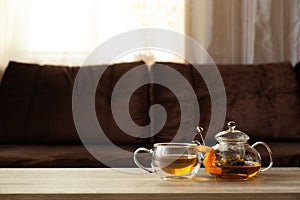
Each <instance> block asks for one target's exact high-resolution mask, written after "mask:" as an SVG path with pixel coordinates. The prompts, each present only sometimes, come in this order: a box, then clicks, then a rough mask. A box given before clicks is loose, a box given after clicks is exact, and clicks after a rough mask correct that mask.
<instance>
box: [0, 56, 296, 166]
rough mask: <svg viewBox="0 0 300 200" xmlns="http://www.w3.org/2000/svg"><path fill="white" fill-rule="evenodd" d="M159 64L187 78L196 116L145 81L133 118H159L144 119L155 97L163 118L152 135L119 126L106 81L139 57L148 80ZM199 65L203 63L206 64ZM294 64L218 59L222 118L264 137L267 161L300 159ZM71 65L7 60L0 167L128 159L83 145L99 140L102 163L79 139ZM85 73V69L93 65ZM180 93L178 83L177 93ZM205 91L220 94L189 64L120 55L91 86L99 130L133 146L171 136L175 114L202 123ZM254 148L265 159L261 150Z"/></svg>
mask: <svg viewBox="0 0 300 200" xmlns="http://www.w3.org/2000/svg"><path fill="white" fill-rule="evenodd" d="M161 64H163V65H167V66H169V67H171V68H172V69H175V70H177V71H178V72H179V73H181V74H182V75H183V76H184V77H185V79H186V80H187V81H188V82H189V83H190V84H191V86H192V88H193V89H194V91H195V93H196V95H197V99H198V104H199V107H200V119H199V120H198V119H195V118H194V117H193V116H194V115H193V111H191V112H190V115H186V116H184V120H183V121H181V118H180V116H181V112H180V106H179V104H178V100H177V99H176V97H175V95H174V93H172V91H170V90H168V89H167V88H166V87H163V86H161V85H158V84H147V85H144V86H142V87H140V88H138V89H137V90H136V91H135V92H134V94H133V95H132V97H131V98H130V103H129V109H130V115H131V117H132V119H133V120H134V122H135V123H136V124H138V125H140V126H146V125H147V124H149V123H150V122H151V123H159V121H158V120H156V119H158V118H159V116H155V114H154V115H153V116H152V119H151V120H150V117H149V113H148V112H149V109H150V107H151V105H153V104H161V105H163V106H164V108H165V109H166V113H167V121H166V123H165V125H164V127H163V128H162V129H161V130H160V131H159V132H158V133H157V134H156V135H153V136H152V135H151V133H152V132H153V130H152V129H151V126H150V127H149V128H148V129H143V131H142V132H141V133H140V136H141V137H133V136H130V135H128V134H126V133H125V132H124V131H122V130H121V129H120V128H119V127H118V125H117V124H116V122H115V121H114V118H113V116H112V112H111V109H110V106H111V100H112V96H111V94H112V91H113V88H114V86H115V85H116V83H117V82H118V80H119V79H120V77H121V76H122V75H123V74H125V73H126V72H128V71H129V70H131V69H133V68H135V67H136V66H141V65H142V67H141V69H142V70H140V74H139V76H138V79H140V80H155V78H156V77H157V76H159V74H158V72H159V70H158V68H159V67H160V65H161ZM103 67H104V66H92V67H90V69H91V70H93V69H97V68H103ZM200 67H202V68H203V70H209V69H208V67H209V66H205V65H202V66H200ZM299 68H300V66H296V67H295V68H293V67H292V65H291V64H290V63H288V62H285V63H271V64H259V65H218V69H219V71H220V73H221V76H222V78H223V81H224V85H225V90H226V98H227V113H226V121H229V120H234V121H236V123H237V126H238V129H240V130H243V131H244V132H246V133H247V134H248V135H249V136H250V138H251V140H250V141H249V143H250V144H251V143H253V142H255V141H258V140H261V141H265V142H267V143H268V144H269V145H270V147H271V149H272V150H273V158H274V166H297V167H300V148H299V144H300V143H299V141H300V81H299V80H300V79H298V80H297V75H300V69H299ZM86 69H87V70H89V69H88V68H86ZM78 70H79V67H66V66H49V65H44V66H40V65H36V64H25V63H18V62H10V63H9V65H8V67H7V69H6V71H5V73H4V76H3V78H2V81H1V85H0V105H1V106H0V136H1V137H0V167H107V166H109V167H134V166H135V165H134V163H133V159H132V157H131V156H129V157H128V156H127V157H126V156H125V157H124V156H123V155H121V154H119V153H118V151H115V150H113V149H111V147H110V146H109V145H106V144H104V143H102V142H101V141H94V142H95V143H91V144H90V145H94V146H95V148H98V151H96V152H97V154H98V156H100V157H105V158H107V159H108V160H109V163H107V162H105V163H103V162H101V161H98V160H97V159H96V158H94V156H92V155H91V154H90V153H89V151H87V149H86V148H85V147H84V146H83V145H82V142H81V140H80V137H79V136H78V133H77V130H76V127H75V124H74V120H73V115H72V91H73V85H74V80H75V77H76V75H77V73H78ZM88 74H90V75H91V76H92V74H93V73H92V71H91V72H90V73H88ZM123 92H124V94H126V92H128V91H126V90H124V91H123ZM184 94H185V93H184V91H182V94H181V95H183V96H184ZM83 95H84V94H83ZM210 95H212V96H214V97H216V98H218V95H220V94H219V91H218V90H215V91H211V93H210V94H209V93H208V90H207V87H206V86H205V83H204V82H203V79H202V77H201V76H200V75H199V73H198V72H197V71H196V70H195V68H194V67H193V66H192V65H185V64H178V63H155V64H154V65H153V66H152V68H151V69H150V71H149V70H148V68H147V66H146V65H145V64H144V63H143V62H132V63H120V64H114V65H111V66H108V67H107V69H106V70H105V72H104V74H103V76H102V77H101V79H100V81H99V85H98V87H97V92H96V94H95V109H96V114H97V117H98V121H99V124H100V125H101V127H102V128H103V131H104V132H105V135H106V137H107V138H109V140H110V141H112V142H113V143H114V144H115V145H116V146H118V147H120V148H121V149H123V150H125V151H128V152H133V151H134V150H135V149H136V148H137V147H140V146H146V147H151V146H152V145H153V143H157V142H168V141H171V140H172V139H173V138H174V136H175V134H176V132H177V130H178V127H179V124H180V122H181V123H183V124H185V125H186V126H190V125H191V124H195V122H196V124H200V125H201V126H203V127H204V129H205V130H207V128H208V125H209V123H210V118H211V96H210ZM122 98H123V97H122V95H119V96H117V98H115V99H114V100H115V101H120V102H121V100H122ZM184 103H185V104H184V105H186V107H185V108H184V109H189V100H188V99H187V100H186V101H185V102H184ZM125 106H126V105H125ZM211 123H213V122H211ZM225 128H226V123H224V127H223V129H225ZM192 134H193V133H192ZM179 139H180V138H179ZM186 140H187V138H182V141H185V142H186ZM188 140H189V138H188ZM260 151H261V154H262V159H263V161H264V165H266V164H267V162H268V157H267V155H266V152H265V151H264V150H263V149H260ZM129 155H131V154H129ZM145 160H147V158H145ZM145 163H146V161H145Z"/></svg>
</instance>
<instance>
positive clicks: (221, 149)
mask: <svg viewBox="0 0 300 200" xmlns="http://www.w3.org/2000/svg"><path fill="white" fill-rule="evenodd" d="M235 127H236V125H235V122H233V121H230V122H228V130H226V131H222V132H219V133H218V134H216V136H215V139H216V140H217V141H218V143H217V144H216V145H215V146H213V147H212V148H211V149H210V150H209V151H207V153H206V154H205V157H204V160H203V165H204V166H205V170H206V171H207V172H209V173H211V174H212V175H214V176H216V177H218V178H229V179H245V180H246V179H249V178H251V177H253V176H255V175H256V174H258V173H259V172H264V171H267V170H268V169H270V168H271V167H272V165H273V161H272V151H271V149H270V147H269V146H268V145H267V144H266V143H264V142H256V143H254V144H253V145H252V146H250V145H249V144H248V143H247V141H248V139H249V136H248V135H247V134H245V133H243V132H241V131H239V130H236V129H235ZM258 145H263V146H264V147H265V148H266V149H267V151H268V153H269V156H270V164H269V166H268V167H267V168H261V157H260V154H259V153H258V151H257V150H256V149H255V147H256V146H258Z"/></svg>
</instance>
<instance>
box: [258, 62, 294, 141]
mask: <svg viewBox="0 0 300 200" xmlns="http://www.w3.org/2000/svg"><path fill="white" fill-rule="evenodd" d="M261 68H262V69H263V70H264V73H265V79H264V81H265V83H264V85H265V86H264V89H265V90H264V91H265V95H266V99H267V100H268V103H267V105H268V109H269V110H270V124H271V134H270V135H271V136H272V139H274V140H289V141H296V140H298V141H299V140H300V92H299V91H300V87H299V84H298V83H297V78H296V75H295V73H294V70H293V68H292V66H291V64H290V63H274V64H263V65H261Z"/></svg>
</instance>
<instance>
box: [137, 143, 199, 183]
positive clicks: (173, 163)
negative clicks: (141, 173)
mask: <svg viewBox="0 0 300 200" xmlns="http://www.w3.org/2000/svg"><path fill="white" fill-rule="evenodd" d="M140 151H145V152H147V153H150V154H152V161H151V167H152V169H147V168H146V167H144V166H142V165H141V164H140V163H139V162H138V160H137V154H138V153H139V152H140ZM134 161H135V163H136V165H137V166H138V167H140V168H142V169H144V170H146V171H148V172H150V173H156V174H157V175H158V176H159V177H160V178H162V179H163V180H175V179H176V180H178V179H191V178H192V177H194V176H195V175H196V174H197V173H198V171H199V169H200V164H199V162H198V149H197V145H196V144H189V143H157V144H154V146H153V149H147V148H143V147H141V148H138V149H137V150H136V151H135V152H134Z"/></svg>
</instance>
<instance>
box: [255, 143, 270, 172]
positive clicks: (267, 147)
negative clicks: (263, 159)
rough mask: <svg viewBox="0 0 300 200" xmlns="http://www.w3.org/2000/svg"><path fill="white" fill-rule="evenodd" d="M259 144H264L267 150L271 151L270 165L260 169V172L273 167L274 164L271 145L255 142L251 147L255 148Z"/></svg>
mask: <svg viewBox="0 0 300 200" xmlns="http://www.w3.org/2000/svg"><path fill="white" fill-rule="evenodd" d="M257 145H263V146H264V147H265V148H266V149H267V151H268V153H269V157H270V164H269V166H268V167H266V168H264V169H261V170H260V172H265V171H267V170H269V169H271V167H272V166H273V158H272V150H271V148H270V147H269V145H267V144H266V143H264V142H255V143H254V144H253V145H252V146H251V147H253V148H255V147H256V146H257Z"/></svg>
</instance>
